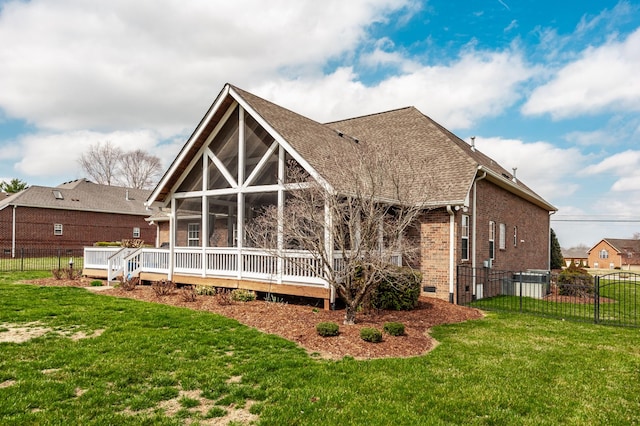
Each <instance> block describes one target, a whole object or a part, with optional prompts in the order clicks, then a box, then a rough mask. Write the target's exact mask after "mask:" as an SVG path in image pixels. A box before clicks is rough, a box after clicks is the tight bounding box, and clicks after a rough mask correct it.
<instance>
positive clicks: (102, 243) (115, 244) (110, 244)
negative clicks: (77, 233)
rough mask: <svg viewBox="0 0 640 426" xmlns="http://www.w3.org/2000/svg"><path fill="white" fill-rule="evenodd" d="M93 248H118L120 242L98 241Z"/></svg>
mask: <svg viewBox="0 0 640 426" xmlns="http://www.w3.org/2000/svg"><path fill="white" fill-rule="evenodd" d="M93 245H94V247H120V241H98V242H97V243H95V244H93Z"/></svg>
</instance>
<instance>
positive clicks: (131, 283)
mask: <svg viewBox="0 0 640 426" xmlns="http://www.w3.org/2000/svg"><path fill="white" fill-rule="evenodd" d="M138 284H140V278H139V277H129V278H125V279H123V280H122V281H121V282H120V288H121V289H123V290H124V291H133V290H135V288H136V286H137V285H138Z"/></svg>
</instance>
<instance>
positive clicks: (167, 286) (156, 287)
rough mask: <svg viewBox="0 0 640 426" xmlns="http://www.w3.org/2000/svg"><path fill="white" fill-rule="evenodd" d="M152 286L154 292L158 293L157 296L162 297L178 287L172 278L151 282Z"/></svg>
mask: <svg viewBox="0 0 640 426" xmlns="http://www.w3.org/2000/svg"><path fill="white" fill-rule="evenodd" d="M151 288H152V289H153V292H154V293H155V294H156V296H158V297H162V296H168V295H170V294H172V293H173V291H174V290H175V289H176V284H175V283H174V282H173V281H171V280H160V281H154V282H153V283H152V284H151Z"/></svg>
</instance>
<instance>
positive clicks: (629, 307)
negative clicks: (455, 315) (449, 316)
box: [457, 266, 640, 327]
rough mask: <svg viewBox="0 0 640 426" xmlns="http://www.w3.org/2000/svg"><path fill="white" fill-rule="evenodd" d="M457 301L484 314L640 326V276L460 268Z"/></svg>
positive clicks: (634, 274)
mask: <svg viewBox="0 0 640 426" xmlns="http://www.w3.org/2000/svg"><path fill="white" fill-rule="evenodd" d="M457 302H458V304H460V305H468V306H473V307H477V308H480V309H485V310H500V311H509V312H522V313H529V314H536V315H543V316H549V317H555V318H562V319H567V320H575V321H589V322H594V323H596V324H610V325H620V326H630V327H640V274H637V273H635V272H627V271H616V272H614V273H611V274H607V275H599V276H592V275H563V274H556V273H549V272H548V271H526V272H514V271H496V270H494V269H489V268H471V267H464V266H459V267H458V271H457Z"/></svg>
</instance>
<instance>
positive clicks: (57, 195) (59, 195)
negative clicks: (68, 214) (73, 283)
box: [52, 189, 64, 200]
mask: <svg viewBox="0 0 640 426" xmlns="http://www.w3.org/2000/svg"><path fill="white" fill-rule="evenodd" d="M52 192H53V196H54V197H55V199H56V200H64V197H63V196H62V192H60V191H59V190H57V189H54V190H53V191H52Z"/></svg>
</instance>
